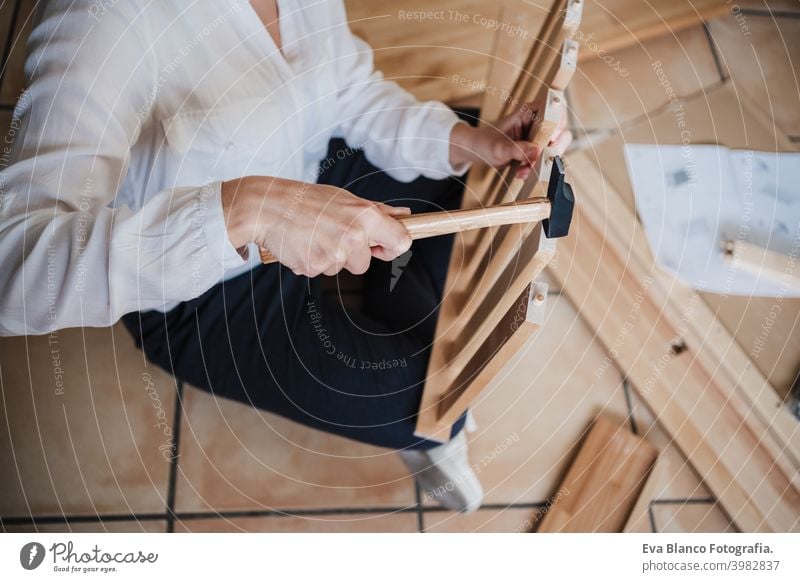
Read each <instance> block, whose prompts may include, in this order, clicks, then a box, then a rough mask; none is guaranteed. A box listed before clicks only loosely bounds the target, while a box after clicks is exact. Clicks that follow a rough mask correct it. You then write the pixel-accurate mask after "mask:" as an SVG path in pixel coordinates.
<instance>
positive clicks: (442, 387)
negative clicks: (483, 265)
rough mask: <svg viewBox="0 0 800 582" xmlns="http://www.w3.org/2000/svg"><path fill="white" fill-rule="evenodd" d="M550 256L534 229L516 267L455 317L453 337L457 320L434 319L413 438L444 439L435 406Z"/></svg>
mask: <svg viewBox="0 0 800 582" xmlns="http://www.w3.org/2000/svg"><path fill="white" fill-rule="evenodd" d="M458 246H459V245H456V247H458ZM554 251H555V248H554V242H553V241H552V240H551V239H548V238H546V237H545V236H544V234H543V232H542V225H541V223H538V224H537V226H536V227H535V228H534V230H533V233H532V234H531V236H529V237H528V238H527V239H526V240H525V241H524V242H523V244H522V246H521V248H520V252H519V256H518V261H516V262H514V263H512V264H510V265H508V267H507V268H506V270H505V271H504V273H503V275H502V276H501V277H500V278H499V279H498V281H497V283H496V284H495V285H494V286H493V288H492V289H491V290H490V291H489V292H488V293H487V294H486V295H485V297H484V298H483V299H482V301H481V302H480V304H479V305H477V306H476V308H475V309H474V310H471V311H470V312H466V313H462V314H460V316H461V317H465V318H466V319H467V321H466V323H465V324H464V325H463V327H459V328H458V331H457V333H453V331H452V329H453V325H454V322H455V320H456V319H457V317H452V316H451V317H446V318H445V317H443V314H440V315H439V320H438V322H437V327H436V337H435V339H434V344H433V350H432V352H431V358H430V361H429V363H428V374H427V378H426V381H425V390H424V391H423V394H422V402H421V403H420V410H419V413H418V415H417V426H416V434H417V435H419V436H425V437H428V438H432V439H439V440H446V439H447V438H448V436H449V435H448V432H447V431H449V429H448V428H447V427H445V426H442V424H441V423H440V422H439V419H438V406H439V404H438V403H439V401H440V400H441V398H442V396H443V395H444V394H446V393H447V392H448V391H449V389H450V387H451V385H452V382H453V381H454V380H455V379H456V378H457V376H458V375H459V374H460V373H461V371H462V370H463V369H465V367H466V366H467V365H468V363H469V362H470V360H471V359H472V358H473V357H474V356H475V354H476V353H477V352H478V351H479V350H480V348H481V346H482V345H483V344H484V342H486V341H487V340H488V339H489V337H490V336H491V335H492V333H493V331H494V330H495V328H497V326H498V325H500V324H501V321H502V319H503V317H504V316H505V315H506V314H507V313H508V312H509V310H510V309H511V307H512V305H515V303H516V301H517V299H518V298H519V297H520V295H521V294H522V292H523V291H524V289H525V288H526V287H527V286H528V285H529V284H530V282H531V281H533V280H534V279H536V277H537V276H538V275H539V274H540V273H541V272H542V270H543V269H544V267H545V265H546V264H547V263H548V262H549V261H550V259H551V258H552V256H553V254H554ZM454 254H455V253H454ZM445 429H446V430H445Z"/></svg>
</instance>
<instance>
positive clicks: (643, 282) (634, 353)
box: [553, 153, 800, 531]
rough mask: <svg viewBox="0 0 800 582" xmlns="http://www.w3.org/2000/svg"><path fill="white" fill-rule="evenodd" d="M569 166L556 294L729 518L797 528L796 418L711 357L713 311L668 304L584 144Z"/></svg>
mask: <svg viewBox="0 0 800 582" xmlns="http://www.w3.org/2000/svg"><path fill="white" fill-rule="evenodd" d="M570 164H571V167H570V175H571V177H572V178H571V179H572V180H573V182H576V184H575V187H576V190H577V191H578V192H580V193H581V204H580V205H579V207H577V208H576V221H575V223H574V224H573V226H576V227H577V228H576V229H575V230H576V231H577V232H574V233H573V234H571V236H569V237H566V238H564V239H562V241H561V250H562V252H563V254H564V255H566V257H562V258H561V259H560V260H558V261H556V262H555V263H554V265H553V266H554V268H553V275H554V277H555V278H556V279H557V281H558V282H559V283H560V284H561V285H562V292H563V293H565V294H566V295H567V296H568V297H569V298H570V300H571V301H573V302H574V304H575V305H576V306H577V307H578V309H580V311H581V313H582V314H583V315H584V317H585V318H586V320H587V322H588V323H589V325H590V326H591V327H592V328H593V329H594V330H595V332H596V333H597V337H598V339H600V341H601V342H602V343H603V345H604V346H605V347H606V349H607V350H609V354H610V355H611V357H613V358H614V359H616V360H617V362H618V363H619V365H620V366H621V367H622V369H624V370H625V371H626V373H627V376H628V379H629V381H630V382H631V385H632V386H633V387H634V389H636V391H637V393H638V394H639V396H640V397H641V398H642V399H643V400H644V401H645V402H646V403H647V404H648V406H649V407H650V408H651V409H652V410H653V411H654V413H655V414H656V415H657V417H658V419H659V422H660V423H661V424H662V426H663V427H664V428H665V430H667V432H669V433H670V434H671V435H672V437H673V438H674V440H675V442H676V444H677V445H678V446H679V448H680V449H681V450H682V451H683V452H684V454H685V455H686V456H687V458H688V459H689V461H690V462H691V463H692V465H693V466H694V467H695V469H696V470H697V471H698V473H699V474H700V476H701V477H702V478H703V480H704V482H705V483H706V485H707V486H708V487H709V489H710V490H711V491H712V493H713V494H714V495H716V496H717V498H718V499H719V501H720V503H721V505H722V506H723V507H724V508H725V510H726V511H727V512H728V514H729V515H730V517H731V518H732V519H733V520H734V522H735V523H736V524H737V525H738V526H739V528H740V529H742V530H744V531H797V530H800V488H799V487H798V465H797V463H796V462H795V459H796V458H797V451H798V450H800V449H798V447H800V442H799V439H800V431H799V430H798V427H797V425H796V424H795V425H794V426H793V427H792V425H791V424H790V422H793V420H792V419H791V417H790V416H789V417H788V418H787V415H788V411H786V410H785V409H784V408H782V407H780V406H777V407H775V408H774V409H772V410H771V411H770V407H771V400H770V398H769V394H768V393H765V391H764V385H763V384H761V385H758V384H750V383H749V382H748V383H745V382H744V381H743V380H742V379H741V378H739V379H738V382H735V383H734V384H733V385H730V384H729V383H728V381H727V378H725V376H724V375H723V374H720V373H719V370H720V369H721V366H722V364H721V363H720V362H719V361H717V363H716V366H714V365H710V364H713V360H714V358H713V356H714V354H713V352H710V351H708V350H704V349H701V347H705V345H704V343H703V341H702V339H703V338H704V336H703V335H700V334H703V333H706V332H707V330H706V331H703V330H702V326H703V325H704V324H708V323H709V320H713V315H712V314H710V312H705V310H704V309H703V303H702V302H700V301H696V302H694V303H690V304H689V305H688V306H686V305H684V306H683V308H681V305H682V304H680V303H678V304H672V303H671V299H670V297H671V296H670V295H669V294H668V293H667V292H666V291H665V289H667V290H668V291H670V292H672V291H673V289H674V288H675V286H674V285H673V286H672V287H663V286H662V283H661V281H660V280H659V279H658V277H657V273H656V271H655V268H654V265H653V261H652V257H650V256H648V253H649V251H648V247H647V244H646V241H645V240H644V237H643V232H642V231H641V227H640V226H639V225H638V223H637V221H636V218H635V216H634V214H633V213H632V211H631V210H630V209H629V208H627V206H626V205H625V204H624V202H623V201H622V199H621V198H620V196H619V195H618V194H617V193H616V192H615V191H614V190H613V189H612V188H611V187H610V186H609V184H608V183H607V182H606V181H605V180H604V177H603V176H602V175H601V174H600V172H599V170H598V169H597V167H596V166H594V165H593V164H592V162H591V161H590V160H589V159H588V158H587V156H586V154H584V153H576V154H575V155H573V156H572V157H571V159H570ZM578 249H579V250H578ZM565 259H566V260H565ZM681 312H682V313H681ZM695 321H697V324H694V323H693V322H695ZM698 337H699V338H700V339H699V340H698ZM773 398H774V395H773Z"/></svg>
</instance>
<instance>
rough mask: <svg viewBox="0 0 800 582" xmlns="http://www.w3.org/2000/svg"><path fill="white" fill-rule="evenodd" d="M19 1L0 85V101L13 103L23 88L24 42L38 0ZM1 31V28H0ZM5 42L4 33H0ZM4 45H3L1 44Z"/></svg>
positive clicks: (29, 29)
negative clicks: (9, 48)
mask: <svg viewBox="0 0 800 582" xmlns="http://www.w3.org/2000/svg"><path fill="white" fill-rule="evenodd" d="M18 1H19V3H20V8H19V13H18V15H17V20H16V26H15V27H14V30H13V31H12V32H11V41H12V45H11V53H10V54H9V56H8V62H7V63H5V71H4V73H3V82H2V85H0V103H2V104H14V103H16V101H17V98H19V95H20V93H22V91H23V89H25V70H24V67H25V43H26V41H27V40H28V35H29V34H30V32H31V28H32V24H33V11H34V8H35V7H36V4H37V3H38V2H39V1H40V0H18ZM3 8H4V10H5V6H4V7H3ZM0 32H2V30H0ZM2 39H3V41H4V42H5V39H6V33H4V34H3V35H2ZM3 46H5V45H3Z"/></svg>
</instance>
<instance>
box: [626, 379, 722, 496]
mask: <svg viewBox="0 0 800 582" xmlns="http://www.w3.org/2000/svg"><path fill="white" fill-rule="evenodd" d="M631 401H632V404H631V408H632V409H633V418H634V420H635V422H636V428H637V432H638V434H639V435H641V436H642V437H643V438H644V439H646V440H647V441H648V442H651V443H653V444H654V445H655V446H656V447H658V448H659V450H660V451H661V455H660V458H659V461H658V463H659V465H661V466H660V467H659V469H660V470H659V474H658V480H659V484H658V485H657V486H656V487H654V488H653V489H652V498H653V499H686V498H693V499H708V498H710V497H711V493H710V492H709V490H708V489H707V488H706V486H705V485H704V484H703V482H702V481H701V480H700V477H699V476H698V475H697V473H695V471H694V469H693V468H692V466H691V465H690V464H689V461H687V460H686V457H685V456H684V455H683V453H681V452H680V451H679V450H678V448H677V447H676V446H675V444H674V442H673V440H672V437H670V436H669V435H668V434H667V433H666V432H665V431H664V429H662V428H661V425H660V424H658V423H657V422H656V421H655V418H654V417H653V414H652V413H651V412H650V410H649V409H648V408H647V406H645V405H644V403H643V402H642V401H641V400H640V399H639V397H638V396H637V395H636V393H635V391H634V390H633V389H631Z"/></svg>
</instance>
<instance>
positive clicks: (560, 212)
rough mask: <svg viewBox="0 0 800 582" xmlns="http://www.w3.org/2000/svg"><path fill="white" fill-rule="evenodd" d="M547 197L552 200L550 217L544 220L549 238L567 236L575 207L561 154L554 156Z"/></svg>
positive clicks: (545, 231) (543, 224) (543, 223)
mask: <svg viewBox="0 0 800 582" xmlns="http://www.w3.org/2000/svg"><path fill="white" fill-rule="evenodd" d="M547 199H548V200H550V218H548V219H546V220H543V221H542V227H544V234H545V236H546V237H547V238H558V237H562V236H567V234H568V233H569V225H570V223H571V222H572V210H573V209H574V208H575V196H574V194H573V192H572V186H570V185H569V184H567V183H566V182H565V181H564V162H562V161H561V158H560V157H559V156H556V157H555V158H553V169H552V170H551V171H550V181H549V182H548V184H547Z"/></svg>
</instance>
